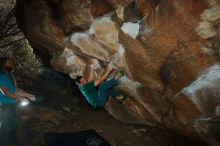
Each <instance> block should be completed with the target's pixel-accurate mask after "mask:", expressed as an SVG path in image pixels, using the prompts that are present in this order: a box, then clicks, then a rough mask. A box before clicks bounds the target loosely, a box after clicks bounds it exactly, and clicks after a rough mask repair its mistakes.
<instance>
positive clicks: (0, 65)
mask: <svg viewBox="0 0 220 146" xmlns="http://www.w3.org/2000/svg"><path fill="white" fill-rule="evenodd" d="M9 59H11V58H9V57H0V72H3V67H4V65H5V63H6V62H7V60H9Z"/></svg>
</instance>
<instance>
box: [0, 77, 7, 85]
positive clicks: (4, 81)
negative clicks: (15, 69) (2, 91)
mask: <svg viewBox="0 0 220 146" xmlns="http://www.w3.org/2000/svg"><path fill="white" fill-rule="evenodd" d="M6 85H7V79H6V77H5V76H4V75H0V88H1V87H3V86H6Z"/></svg>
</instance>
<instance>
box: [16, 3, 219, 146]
mask: <svg viewBox="0 0 220 146" xmlns="http://www.w3.org/2000/svg"><path fill="white" fill-rule="evenodd" d="M16 15H17V20H18V22H19V25H20V28H21V29H22V31H23V32H24V33H25V35H26V36H27V38H28V39H29V41H30V42H31V44H32V46H33V47H34V49H35V50H36V52H38V53H39V54H40V55H41V56H42V57H43V58H46V59H48V58H49V56H52V58H51V60H50V63H51V65H52V66H53V68H54V69H56V70H57V71H60V72H63V73H66V74H68V75H69V76H70V77H72V78H73V79H74V78H75V77H76V76H78V75H82V74H85V73H86V74H88V70H89V69H90V68H91V69H92V70H91V73H92V74H94V75H95V76H96V77H98V76H100V75H101V74H102V73H103V72H104V70H105V67H106V65H107V64H108V63H110V62H112V63H113V64H114V65H115V66H116V67H117V68H118V69H122V70H124V71H125V72H126V76H125V77H123V78H122V79H121V85H120V87H118V90H119V91H120V92H121V93H125V94H127V95H129V98H128V99H127V100H126V101H125V102H124V104H123V105H119V104H118V103H116V102H115V101H114V100H110V101H109V102H108V104H107V106H106V110H108V112H109V113H110V114H111V115H112V116H113V117H115V118H116V119H118V120H121V121H124V122H128V123H136V124H147V125H151V126H157V127H163V128H168V129H172V130H175V131H178V132H181V133H182V134H185V135H190V136H192V137H196V138H198V137H200V138H203V140H206V141H207V142H209V143H210V144H211V145H219V140H218V138H217V137H216V136H219V135H220V133H219V132H218V131H217V130H215V128H214V129H213V128H212V127H213V125H214V126H216V127H218V128H219V126H220V125H219V124H218V123H217V121H218V120H219V118H220V117H219V106H220V98H219V97H220V96H219V94H220V92H219V82H220V76H219V75H218V73H219V70H220V69H219V68H220V63H219V61H220V60H219V59H220V58H219V57H220V54H219V53H220V51H219V50H220V45H219V44H220V36H219V34H220V25H219V24H220V2H219V0H184V1H176V0H102V1H99V0H48V1H45V0H38V1H35V0H17V4H16Z"/></svg>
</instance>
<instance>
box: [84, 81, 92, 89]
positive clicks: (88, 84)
mask: <svg viewBox="0 0 220 146" xmlns="http://www.w3.org/2000/svg"><path fill="white" fill-rule="evenodd" d="M93 88H95V85H94V81H90V82H89V83H87V84H85V85H84V86H83V90H90V89H93Z"/></svg>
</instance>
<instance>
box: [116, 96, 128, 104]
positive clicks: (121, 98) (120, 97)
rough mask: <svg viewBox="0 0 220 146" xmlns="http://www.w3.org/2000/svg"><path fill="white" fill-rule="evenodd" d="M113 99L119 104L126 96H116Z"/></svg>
mask: <svg viewBox="0 0 220 146" xmlns="http://www.w3.org/2000/svg"><path fill="white" fill-rule="evenodd" d="M115 99H116V100H117V101H119V102H120V103H122V102H123V101H124V100H125V99H126V96H123V95H119V96H116V97H115Z"/></svg>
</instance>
